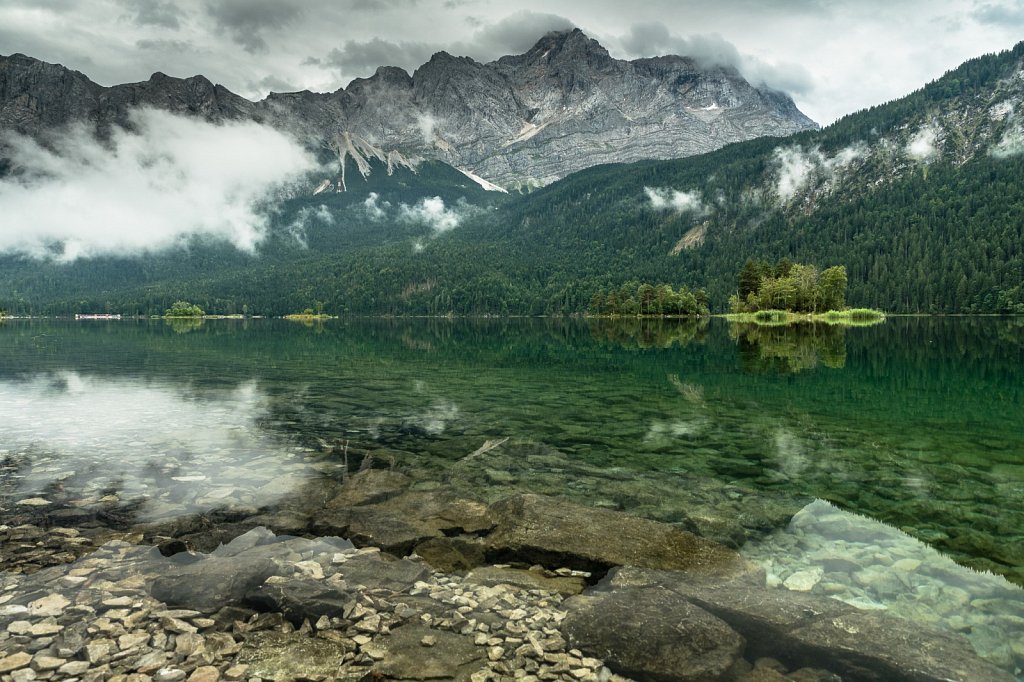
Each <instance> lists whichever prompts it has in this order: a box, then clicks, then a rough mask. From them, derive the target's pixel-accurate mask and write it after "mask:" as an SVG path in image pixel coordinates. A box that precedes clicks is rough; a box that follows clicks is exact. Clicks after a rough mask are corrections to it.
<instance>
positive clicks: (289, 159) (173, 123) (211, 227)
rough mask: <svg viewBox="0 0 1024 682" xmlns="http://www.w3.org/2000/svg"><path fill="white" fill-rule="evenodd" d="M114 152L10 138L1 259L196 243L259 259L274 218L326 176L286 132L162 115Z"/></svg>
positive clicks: (81, 133)
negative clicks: (298, 190)
mask: <svg viewBox="0 0 1024 682" xmlns="http://www.w3.org/2000/svg"><path fill="white" fill-rule="evenodd" d="M131 118H132V123H133V125H134V128H135V130H134V131H133V132H128V131H126V130H123V129H120V128H118V129H115V130H114V131H113V133H112V134H111V139H110V141H109V144H107V145H104V144H102V143H100V142H98V141H97V140H96V139H95V138H94V137H93V136H92V135H91V134H90V132H89V131H87V130H86V128H84V127H77V128H71V129H69V130H67V131H66V132H65V133H64V134H62V135H60V136H56V137H54V138H53V139H52V147H53V150H51V149H47V148H43V147H42V146H40V145H39V144H38V143H36V142H35V141H33V140H31V139H29V138H27V137H21V136H18V135H14V134H8V135H7V136H6V137H5V138H4V139H3V141H2V144H3V146H4V147H6V153H5V154H4V156H6V157H7V158H8V159H9V160H10V162H11V167H12V170H13V173H12V174H11V175H8V176H7V177H6V178H5V179H4V180H3V181H0V214H2V215H3V216H4V225H5V227H6V228H9V229H5V230H3V231H0V252H19V253H25V254H29V255H31V256H34V257H39V258H45V257H50V258H56V259H58V260H63V261H71V260H74V259H76V258H81V257H89V256H94V255H101V254H138V253H142V252H145V251H151V250H158V249H162V248H165V247H169V246H172V245H174V244H178V243H181V242H182V241H183V240H184V239H187V238H188V237H189V236H190V235H199V236H204V237H212V238H216V239H221V240H225V241H228V242H230V243H232V244H234V245H235V246H236V247H237V248H239V249H242V250H246V251H252V250H254V249H255V247H256V245H257V244H258V243H259V242H260V240H261V239H262V238H263V236H264V234H265V232H266V229H267V225H268V218H267V215H266V214H265V213H264V212H263V210H262V207H263V206H264V205H267V204H270V203H271V202H273V201H274V200H275V199H277V198H279V197H280V196H281V195H282V194H283V193H284V192H285V191H286V185H287V183H289V182H290V181H293V180H298V179H299V178H300V176H301V175H303V174H305V173H307V172H311V171H313V170H314V169H315V168H316V164H315V161H314V160H313V158H312V157H311V156H310V155H309V154H308V153H307V152H306V151H305V150H303V149H302V147H300V146H299V144H298V143H297V142H295V141H294V140H292V139H291V138H289V137H287V136H286V135H284V134H283V133H281V132H278V131H276V130H274V129H272V128H269V127H266V126H262V125H259V124H257V123H252V122H246V123H226V124H223V125H215V124H212V123H208V122H205V121H201V120H196V119H191V118H185V117H180V116H175V115H173V114H170V113H167V112H163V111H156V110H152V109H141V110H137V111H135V112H133V114H132V117H131Z"/></svg>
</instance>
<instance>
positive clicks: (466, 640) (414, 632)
mask: <svg viewBox="0 0 1024 682" xmlns="http://www.w3.org/2000/svg"><path fill="white" fill-rule="evenodd" d="M425 642H429V644H425ZM381 644H382V646H383V658H382V659H381V660H380V662H379V663H377V664H376V665H374V667H373V670H372V671H371V672H370V675H371V676H372V678H373V679H380V678H386V679H391V680H457V681H459V682H462V681H466V682H468V681H469V680H470V679H471V677H472V676H473V673H476V672H478V671H480V670H481V669H485V662H486V652H485V650H484V649H483V648H482V647H478V646H476V645H475V644H474V643H473V638H471V637H465V636H462V635H457V634H454V633H451V632H444V631H442V630H433V629H430V628H425V627H422V626H418V625H407V626H405V627H401V628H398V629H396V630H394V631H393V632H392V633H391V635H390V636H389V637H387V638H385V639H383V640H382V642H381Z"/></svg>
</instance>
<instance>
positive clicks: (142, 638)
mask: <svg viewBox="0 0 1024 682" xmlns="http://www.w3.org/2000/svg"><path fill="white" fill-rule="evenodd" d="M149 638H150V635H149V633H148V632H129V633H128V634H125V635H121V636H120V637H118V638H117V648H118V649H120V650H121V651H124V650H125V649H131V648H132V647H136V646H144V645H146V644H148V643H149Z"/></svg>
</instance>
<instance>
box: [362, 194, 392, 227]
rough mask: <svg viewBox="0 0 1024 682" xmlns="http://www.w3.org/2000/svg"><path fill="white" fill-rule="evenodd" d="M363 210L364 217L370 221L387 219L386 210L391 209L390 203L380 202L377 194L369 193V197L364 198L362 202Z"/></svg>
mask: <svg viewBox="0 0 1024 682" xmlns="http://www.w3.org/2000/svg"><path fill="white" fill-rule="evenodd" d="M363 208H365V209H366V215H367V216H369V218H370V220H374V221H377V220H384V218H385V217H387V211H388V209H390V208H391V202H389V201H381V200H380V195H379V194H377V193H376V192H370V195H369V196H368V197H366V201H364V202H363Z"/></svg>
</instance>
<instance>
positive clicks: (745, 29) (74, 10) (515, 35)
mask: <svg viewBox="0 0 1024 682" xmlns="http://www.w3.org/2000/svg"><path fill="white" fill-rule="evenodd" d="M570 26H577V27H579V28H581V29H583V30H584V31H586V32H587V33H588V34H589V35H590V36H592V37H594V38H596V39H597V40H599V41H600V42H601V43H602V44H603V45H604V46H605V47H606V48H608V50H609V51H610V52H611V54H612V55H613V56H615V57H618V58H634V57H640V56H653V55H656V54H666V53H677V54H689V55H691V56H698V57H700V58H703V59H705V60H710V61H718V62H725V63H731V64H734V65H736V66H737V67H738V68H740V70H741V71H742V72H743V73H744V74H745V75H746V76H747V77H748V79H750V80H752V81H763V82H765V83H767V84H768V85H770V86H773V87H776V88H778V89H781V90H785V91H787V92H789V93H790V94H791V95H792V96H793V98H794V99H795V100H796V102H797V104H798V106H800V108H801V109H802V110H803V111H804V112H805V113H806V114H808V115H809V116H811V118H813V119H815V120H817V121H819V122H821V123H824V124H827V123H830V122H831V121H833V120H835V119H836V118H837V117H839V116H842V115H844V114H847V113H851V112H853V111H856V110H858V109H861V108H864V107H866V106H871V105H873V104H879V103H882V102H885V101H888V100H890V99H893V98H896V97H899V96H901V95H904V94H906V93H907V92H909V91H911V90H913V89H915V88H917V87H920V86H921V85H923V84H924V83H925V82H927V81H928V80H931V79H933V78H936V77H938V76H940V75H942V73H943V72H944V71H946V70H948V69H950V68H952V67H954V66H956V65H957V64H959V63H960V62H962V61H964V60H966V59H969V58H970V57H974V56H978V55H981V54H984V53H986V52H993V51H998V50H1002V49H1006V48H1009V47H1011V46H1012V45H1013V44H1014V43H1015V42H1016V41H1018V40H1020V39H1022V38H1024V0H856V1H846V0H760V1H758V0H717V1H715V2H710V1H708V0H704V1H700V2H698V1H697V0H653V1H643V0H642V1H641V2H623V0H515V2H509V1H508V0H317V1H316V2H313V1H311V0H0V54H11V53H13V52H23V53H25V54H28V55H30V56H33V57H37V58H39V59H43V60H46V61H51V62H58V63H62V64H64V65H66V66H69V67H71V68H74V69H77V70H79V71H82V72H84V73H85V74H86V75H88V76H89V77H90V78H92V79H93V80H95V81H97V82H99V83H101V84H103V85H113V84H115V83H123V82H131V81H139V80H145V79H147V78H148V77H149V76H150V74H151V73H153V72H154V71H163V72H165V73H167V74H170V75H172V76H181V77H185V76H191V75H195V74H203V75H205V76H206V77H208V78H210V79H211V80H213V81H214V82H217V83H221V84H223V85H225V86H226V87H228V88H229V89H231V90H233V91H235V92H237V93H239V94H241V95H244V96H246V97H250V98H253V99H258V98H260V97H262V96H264V95H265V94H266V93H267V92H268V91H270V90H276V91H286V90H297V89H310V90H317V91H329V90H335V89H337V88H338V87H341V86H344V85H346V84H347V83H348V82H349V81H350V80H351V79H353V78H356V77H360V76H368V75H371V74H372V73H373V71H374V70H375V67H376V66H378V65H380V64H391V65H397V66H402V67H404V68H406V69H408V70H409V71H410V72H411V71H412V70H414V69H415V68H416V66H418V65H419V64H421V63H423V62H424V61H426V60H427V59H429V58H430V55H431V54H432V53H434V52H436V51H439V50H446V51H448V52H451V53H453V54H456V55H468V56H470V57H473V58H475V59H478V60H491V59H495V58H497V57H499V56H501V55H503V54H511V53H518V52H523V51H525V50H526V49H528V48H529V47H530V46H531V45H532V44H533V43H534V42H535V41H536V40H537V39H538V38H539V37H540V36H541V35H543V34H544V33H545V32H546V31H548V30H552V29H561V28H567V27H570Z"/></svg>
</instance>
